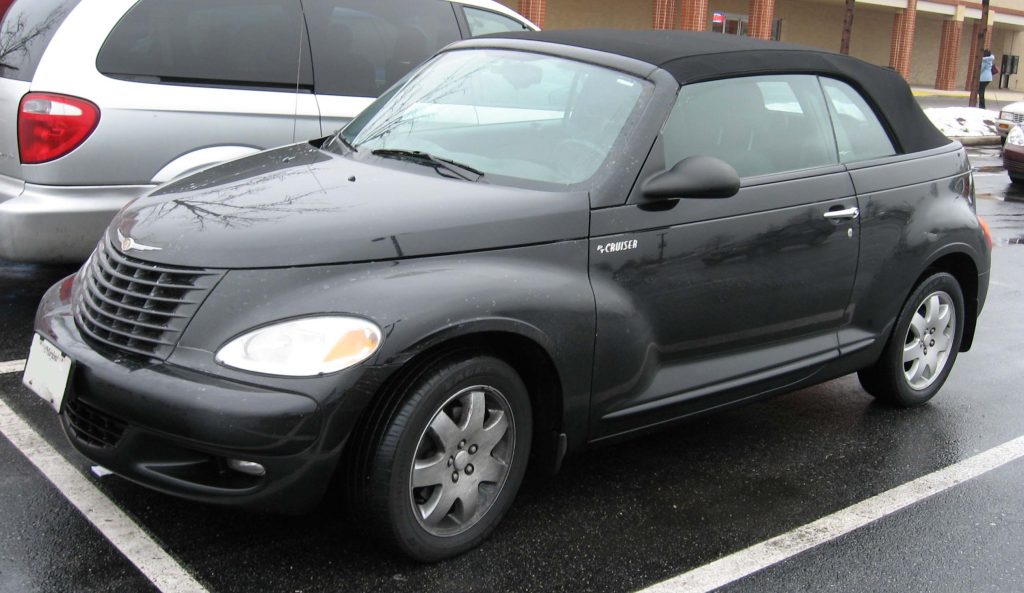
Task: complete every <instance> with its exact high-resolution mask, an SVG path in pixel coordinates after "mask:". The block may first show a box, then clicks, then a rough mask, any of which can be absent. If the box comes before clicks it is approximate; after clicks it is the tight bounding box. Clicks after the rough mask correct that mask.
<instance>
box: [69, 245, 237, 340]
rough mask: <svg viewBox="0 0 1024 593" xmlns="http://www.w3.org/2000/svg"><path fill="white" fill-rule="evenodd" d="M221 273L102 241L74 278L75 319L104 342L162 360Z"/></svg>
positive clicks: (82, 328) (84, 331) (91, 334)
mask: <svg viewBox="0 0 1024 593" xmlns="http://www.w3.org/2000/svg"><path fill="white" fill-rule="evenodd" d="M223 275H224V272H223V271H220V270H205V269H200V268H180V267H174V266H167V265H163V264H152V263H149V262H144V261H142V260H138V259H135V258H132V257H128V256H126V255H123V254H121V253H119V252H118V251H117V250H116V249H115V248H114V247H113V245H111V244H110V243H109V242H107V241H106V240H103V241H101V242H100V244H99V246H98V247H97V248H96V251H95V252H94V253H93V255H92V257H91V258H89V261H88V262H86V265H85V267H83V268H82V271H81V272H79V275H78V279H77V280H76V282H75V300H74V312H75V322H76V323H77V325H78V328H79V329H80V330H81V331H82V333H83V334H85V336H86V337H87V338H90V339H92V340H94V341H96V342H100V343H101V344H103V345H106V346H110V347H113V348H117V349H119V350H126V351H128V352H132V353H134V354H141V355H143V356H147V357H152V358H160V359H164V358H167V357H168V356H169V355H170V354H171V350H173V349H174V347H175V345H177V343H178V339H179V338H180V337H181V332H183V331H184V330H185V326H186V325H188V322H189V321H190V320H191V319H192V316H193V315H195V313H196V310H197V309H198V308H199V305H200V304H201V303H202V302H203V299H205V298H206V295H207V293H208V292H209V291H210V289H212V288H213V287H214V285H216V284H217V282H218V281H219V280H220V278H221V277H222V276H223Z"/></svg>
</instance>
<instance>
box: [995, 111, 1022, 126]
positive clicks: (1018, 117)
mask: <svg viewBox="0 0 1024 593" xmlns="http://www.w3.org/2000/svg"><path fill="white" fill-rule="evenodd" d="M999 117H1000V118H1001V119H1008V120H1010V121H1012V122H1014V123H1018V124H1019V123H1024V113H1011V112H1009V111H1003V112H1000V113H999Z"/></svg>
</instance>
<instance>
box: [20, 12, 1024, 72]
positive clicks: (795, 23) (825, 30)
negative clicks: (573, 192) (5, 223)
mask: <svg viewBox="0 0 1024 593" xmlns="http://www.w3.org/2000/svg"><path fill="white" fill-rule="evenodd" d="M0 1H2V0H0ZM499 1H500V2H501V3H502V4H504V5H506V6H508V7H510V8H512V9H516V8H517V7H518V4H519V2H518V0H499ZM1021 5H1022V1H1021V0H993V1H992V6H993V7H994V8H997V7H999V6H1006V7H1008V8H1016V9H1017V10H1020V9H1021ZM749 6H750V4H749V0H709V2H708V15H709V19H710V14H711V13H714V12H722V13H728V14H747V12H748V10H749ZM651 11H652V0H548V3H547V17H546V22H545V28H547V29H566V28H571V29H575V28H586V27H595V28H617V29H649V28H650V27H651V23H652V14H651ZM843 11H844V9H843V5H842V4H841V3H840V2H838V1H837V0H830V1H828V2H820V1H817V2H816V1H813V0H776V5H775V17H776V18H778V19H781V20H782V41H786V42H790V43H799V44H803V45H810V46H812V47H819V48H822V49H826V50H830V51H838V49H839V42H840V38H841V36H842V26H843ZM895 13H896V10H895V9H893V8H888V7H883V6H876V5H868V4H863V3H858V4H857V7H856V13H855V18H854V23H853V34H852V37H851V39H850V55H853V56H855V57H858V58H860V59H862V60H865V61H868V62H871V63H872V64H877V65H879V66H888V65H889V46H890V42H891V39H892V26H893V16H894V15H895ZM678 16H679V15H678V14H677V22H678ZM947 18H949V17H948V16H943V15H937V14H931V13H927V12H923V11H918V13H917V25H916V31H915V35H914V51H913V55H912V57H911V65H910V83H911V84H913V85H917V86H925V87H930V86H933V85H934V84H935V76H936V70H937V67H938V60H939V50H940V47H939V46H940V43H941V39H942V23H943V21H944V20H945V19H947ZM973 24H974V21H973V20H970V19H968V20H966V21H965V22H964V26H963V32H962V34H961V38H960V57H959V59H958V64H957V88H962V86H963V83H964V82H965V81H966V80H967V70H968V67H969V66H970V59H971V57H970V56H969V55H968V54H969V53H970V47H971V32H972V29H973ZM991 49H992V51H993V53H995V54H996V56H997V62H996V63H997V64H999V59H1000V58H1001V56H1002V55H1003V54H1004V53H1011V54H1017V55H1020V56H1022V58H1024V30H1017V29H1015V28H1012V26H1007V25H1006V24H1000V25H997V27H996V29H995V30H994V33H993V38H992V48H991ZM1020 69H1021V74H1020V75H1018V76H1013V77H1011V80H1010V88H1011V89H1015V90H1024V64H1021V68H1020Z"/></svg>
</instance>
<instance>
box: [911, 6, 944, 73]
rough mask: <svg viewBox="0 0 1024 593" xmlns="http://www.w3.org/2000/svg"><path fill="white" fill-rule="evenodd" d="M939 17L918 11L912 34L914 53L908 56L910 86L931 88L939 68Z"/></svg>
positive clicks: (940, 20) (940, 35) (940, 24)
mask: <svg viewBox="0 0 1024 593" xmlns="http://www.w3.org/2000/svg"><path fill="white" fill-rule="evenodd" d="M944 20H946V19H945V17H943V16H941V15H935V14H928V13H924V12H920V11H918V13H917V22H916V25H915V28H916V30H915V32H914V51H913V53H911V55H910V84H911V85H915V86H932V85H934V84H935V74H936V72H937V70H938V66H939V49H940V47H939V46H940V45H941V43H942V21H944Z"/></svg>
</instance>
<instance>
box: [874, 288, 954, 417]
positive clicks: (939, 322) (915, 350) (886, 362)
mask: <svg viewBox="0 0 1024 593" xmlns="http://www.w3.org/2000/svg"><path fill="white" fill-rule="evenodd" d="M963 328H964V297H963V292H962V291H961V289H960V284H959V283H958V282H957V281H956V278H954V277H953V276H952V275H950V274H947V273H945V272H939V273H936V274H933V275H931V276H929V277H927V278H926V279H925V280H924V281H923V282H922V283H921V284H920V285H918V287H917V288H916V289H915V290H914V292H913V293H911V295H910V298H908V299H907V302H906V303H905V304H904V305H903V309H902V311H901V312H900V315H899V317H898V318H897V319H896V326H895V328H894V329H893V332H892V336H891V337H890V338H889V343H888V344H886V347H885V350H883V351H882V355H881V357H879V359H878V361H877V362H876V363H875V364H874V365H873V366H871V367H869V368H867V369H864V370H862V371H860V373H858V376H859V378H860V382H861V385H862V386H863V387H864V389H865V390H866V391H867V392H868V393H870V394H871V395H873V396H875V397H877V398H878V399H880V400H883V401H885V402H888V403H891V404H893V405H897V406H901V407H911V406H918V405H921V404H923V403H925V402H927V401H928V400H930V399H931V398H932V397H933V396H934V395H935V394H936V393H937V392H938V391H939V389H940V388H941V387H942V385H943V383H945V381H946V377H947V376H948V375H949V372H950V370H951V369H952V368H953V363H954V361H956V355H957V353H958V352H959V351H960V341H961V339H962V338H963Z"/></svg>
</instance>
